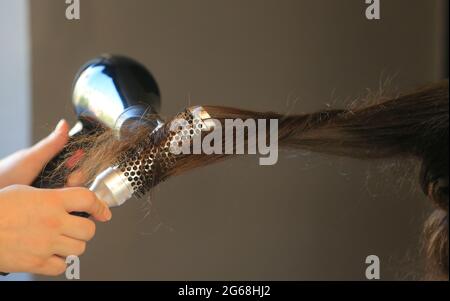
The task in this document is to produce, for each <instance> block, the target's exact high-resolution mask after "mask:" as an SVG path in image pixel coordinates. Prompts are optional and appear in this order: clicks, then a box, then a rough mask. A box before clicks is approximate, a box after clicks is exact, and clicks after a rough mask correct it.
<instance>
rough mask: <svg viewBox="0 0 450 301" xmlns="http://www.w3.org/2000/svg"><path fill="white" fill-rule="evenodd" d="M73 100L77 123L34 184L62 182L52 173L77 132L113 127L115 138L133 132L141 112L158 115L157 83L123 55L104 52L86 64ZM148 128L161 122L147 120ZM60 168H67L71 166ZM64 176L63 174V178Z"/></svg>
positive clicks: (143, 68)
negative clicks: (66, 145) (104, 53)
mask: <svg viewBox="0 0 450 301" xmlns="http://www.w3.org/2000/svg"><path fill="white" fill-rule="evenodd" d="M72 103H73V105H74V108H75V112H76V114H77V116H78V122H77V123H76V125H75V126H74V127H73V128H72V130H71V131H70V136H71V139H69V143H68V145H69V147H66V149H65V150H63V151H62V152H61V153H60V154H58V155H57V156H56V157H55V158H54V159H53V160H52V161H50V162H49V163H48V164H47V166H46V168H45V169H44V170H43V171H42V172H41V174H40V175H39V176H38V178H37V179H36V180H35V181H34V182H33V186H35V187H41V188H44V187H45V188H56V187H61V186H63V185H64V183H62V182H61V181H59V180H58V179H55V177H52V173H53V171H54V170H55V168H56V167H58V166H60V164H61V163H62V162H63V160H64V159H65V158H66V157H67V155H68V154H69V153H78V154H80V153H83V150H82V149H79V150H74V149H72V148H71V147H70V142H71V141H72V140H73V139H74V138H75V137H77V136H80V135H91V134H94V133H95V132H96V131H97V130H98V129H99V128H100V127H106V128H110V129H113V130H114V131H116V133H117V138H118V139H121V137H122V136H124V135H129V134H132V131H133V127H134V126H135V125H136V123H138V122H141V118H142V116H143V115H144V114H157V113H158V112H159V109H160V106H161V102H160V93H159V88H158V85H157V83H156V81H155V79H154V78H153V76H152V75H151V74H150V72H149V71H148V70H147V69H146V68H145V67H144V66H143V65H141V64H140V63H138V62H136V61H134V60H132V59H130V58H127V57H123V56H111V55H103V56H101V57H98V58H96V59H93V60H91V61H89V62H88V63H86V64H85V65H84V66H83V67H82V68H81V69H80V71H79V72H78V74H77V75H76V77H75V80H74V84H73V95H72ZM145 122H147V123H148V124H147V126H148V127H149V128H157V127H158V126H159V125H160V123H161V121H160V120H159V119H157V118H154V119H146V121H145ZM63 169H65V170H67V172H68V171H69V170H70V166H67V168H65V167H63ZM62 178H64V177H62Z"/></svg>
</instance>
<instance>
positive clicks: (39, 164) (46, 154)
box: [27, 120, 69, 175]
mask: <svg viewBox="0 0 450 301" xmlns="http://www.w3.org/2000/svg"><path fill="white" fill-rule="evenodd" d="M68 133H69V125H68V123H67V122H66V121H65V120H61V121H60V122H59V123H58V125H57V126H56V128H55V130H54V131H53V132H52V133H51V134H50V135H48V136H47V137H46V138H44V139H43V140H41V141H40V142H38V143H37V144H35V145H34V146H32V147H31V148H30V149H29V150H28V151H27V157H28V158H29V159H30V164H29V166H28V168H30V169H31V171H32V172H33V173H35V174H36V175H37V173H39V172H40V171H41V170H42V169H43V168H44V166H45V165H46V164H47V163H48V162H49V161H50V160H51V159H52V158H53V157H55V156H56V155H57V154H58V153H59V152H60V151H61V150H62V149H63V148H64V146H65V144H66V143H67V141H68V139H69V134H68Z"/></svg>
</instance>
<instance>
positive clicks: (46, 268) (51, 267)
mask: <svg viewBox="0 0 450 301" xmlns="http://www.w3.org/2000/svg"><path fill="white" fill-rule="evenodd" d="M66 267H67V265H66V262H65V260H64V259H63V258H61V257H58V256H56V255H53V256H51V257H50V258H48V259H47V260H46V261H45V262H43V263H42V264H41V265H40V266H39V268H37V269H36V270H35V271H33V272H34V273H36V274H41V275H46V276H57V275H60V274H62V273H64V272H65V271H66Z"/></svg>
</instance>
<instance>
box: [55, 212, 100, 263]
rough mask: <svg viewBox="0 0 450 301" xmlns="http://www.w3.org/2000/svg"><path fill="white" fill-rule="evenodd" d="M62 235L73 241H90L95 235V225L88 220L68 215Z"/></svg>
mask: <svg viewBox="0 0 450 301" xmlns="http://www.w3.org/2000/svg"><path fill="white" fill-rule="evenodd" d="M62 234H63V235H65V236H67V237H70V238H73V239H77V240H82V241H89V240H91V239H92V238H93V237H94V235H95V223H94V222H93V221H91V220H90V219H87V218H83V217H78V216H73V215H68V216H67V217H66V218H65V221H64V224H63V228H62ZM74 255H75V254H74Z"/></svg>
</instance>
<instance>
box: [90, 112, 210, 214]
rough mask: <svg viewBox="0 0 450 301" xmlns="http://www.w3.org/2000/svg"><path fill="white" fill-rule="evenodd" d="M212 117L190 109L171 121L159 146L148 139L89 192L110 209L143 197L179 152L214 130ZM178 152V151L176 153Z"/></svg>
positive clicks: (102, 176) (95, 183)
mask: <svg viewBox="0 0 450 301" xmlns="http://www.w3.org/2000/svg"><path fill="white" fill-rule="evenodd" d="M211 121H212V120H211V117H210V115H209V114H208V112H206V111H205V110H204V108H203V107H199V106H196V107H190V108H188V109H186V110H185V111H184V112H181V113H179V114H177V116H175V118H173V119H172V121H171V122H170V124H167V125H165V126H166V127H168V128H169V131H168V132H167V134H166V136H165V137H164V139H162V141H160V143H159V144H158V145H154V144H153V141H154V139H151V135H152V134H153V133H150V132H149V139H147V141H146V142H145V143H143V145H137V146H136V148H135V149H134V150H132V151H131V152H130V153H127V154H126V155H125V156H124V158H125V159H124V160H123V161H121V162H119V164H118V165H115V166H111V167H109V168H107V169H106V170H104V171H103V172H102V173H100V174H99V175H98V176H97V178H96V179H95V181H94V183H93V185H92V186H91V188H90V189H91V190H92V191H94V192H95V193H96V194H97V196H98V198H99V199H101V200H103V201H105V202H106V203H107V204H108V205H109V206H110V207H115V206H120V205H122V204H123V203H125V202H126V201H127V200H128V199H130V198H131V197H132V196H133V195H136V196H137V197H141V196H143V195H144V194H145V193H147V192H148V191H149V190H150V189H151V188H153V187H154V186H156V185H157V184H158V183H160V182H161V181H163V180H164V178H162V176H164V174H165V173H166V172H167V171H168V170H169V169H171V168H173V166H174V165H175V164H176V162H177V160H178V158H179V157H180V156H182V155H183V154H182V152H181V149H182V148H183V147H184V145H183V144H184V143H186V145H190V143H191V142H192V141H194V139H196V138H197V137H201V134H202V132H208V131H211V130H213V129H214V124H213V123H211ZM176 149H178V150H176Z"/></svg>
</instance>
